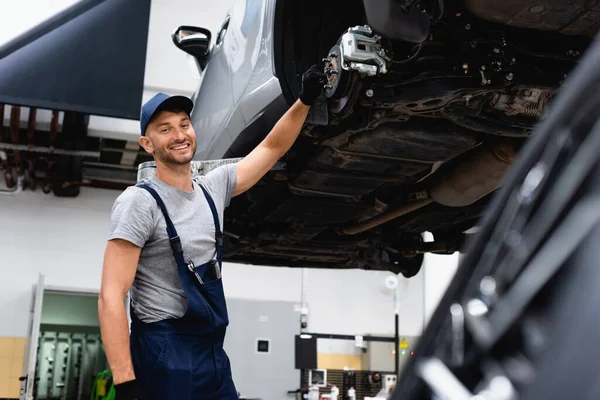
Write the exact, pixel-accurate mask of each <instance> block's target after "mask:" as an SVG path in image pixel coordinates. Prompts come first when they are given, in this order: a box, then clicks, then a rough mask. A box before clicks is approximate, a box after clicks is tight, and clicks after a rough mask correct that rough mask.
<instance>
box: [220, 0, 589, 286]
mask: <svg viewBox="0 0 600 400" xmlns="http://www.w3.org/2000/svg"><path fill="white" fill-rule="evenodd" d="M279 3H281V4H278V6H277V11H276V21H278V22H277V23H276V32H275V37H276V38H277V43H276V49H275V52H276V55H275V56H276V70H277V72H278V75H279V78H280V80H281V81H282V87H283V92H284V96H285V98H286V100H287V101H288V103H290V102H293V101H294V100H295V98H296V97H297V94H298V91H299V84H300V77H301V74H302V72H303V71H304V70H305V69H306V68H308V66H310V65H311V64H313V63H315V62H316V61H318V60H321V59H323V64H324V69H325V71H326V73H327V74H328V79H329V82H328V86H326V90H325V97H324V98H323V99H321V102H320V103H319V104H317V105H315V106H314V107H313V108H314V110H312V111H311V115H310V116H309V120H308V122H307V123H306V124H305V126H304V127H303V130H302V132H301V135H300V137H299V139H298V140H297V142H296V143H295V145H294V146H293V147H292V149H291V150H290V151H289V153H288V154H287V155H286V156H285V158H284V159H283V160H282V162H284V163H285V166H286V167H285V169H283V170H276V171H272V172H271V173H269V174H268V175H267V176H266V177H265V178H264V179H263V180H262V181H261V182H259V184H258V185H256V186H255V187H254V188H252V189H251V190H249V191H248V192H247V193H246V194H244V195H242V196H238V197H236V198H234V199H233V200H232V203H231V205H230V207H229V209H228V212H227V213H226V221H225V227H226V248H225V253H224V259H225V260H227V261H231V262H241V263H248V264H260V265H275V266H280V265H283V266H291V267H295V266H299V267H317V268H362V269H372V270H389V271H393V272H395V273H403V274H404V275H405V276H407V277H411V276H414V275H415V274H416V273H417V272H418V271H419V269H420V267H421V264H422V260H423V254H424V253H427V252H435V253H440V254H450V253H453V252H455V251H457V250H459V249H460V248H461V247H462V246H463V242H464V239H465V232H466V231H468V230H469V229H470V228H472V227H473V226H475V225H476V224H477V221H478V220H479V218H480V217H481V215H482V212H483V211H484V209H485V206H486V205H487V203H488V200H489V198H490V196H491V194H492V193H493V192H494V190H495V189H497V188H498V187H499V186H500V185H501V184H502V179H503V177H504V176H505V174H506V172H507V170H508V169H509V168H510V166H511V165H512V163H513V162H514V160H515V158H516V157H517V156H518V152H519V149H520V148H521V146H522V145H523V143H524V142H525V141H526V140H527V138H528V137H529V135H530V134H531V132H532V130H533V127H534V125H535V124H536V123H537V122H538V120H539V119H540V118H541V117H543V116H544V114H545V113H547V112H548V110H549V107H551V102H552V99H553V97H554V95H555V93H556V91H557V89H559V88H560V87H561V85H562V83H563V82H564V80H565V78H566V76H567V75H568V74H569V73H570V72H571V71H572V69H573V68H574V66H575V65H576V63H577V60H578V58H579V56H580V55H581V53H583V52H584V50H585V49H586V48H587V47H588V46H589V44H590V42H591V38H592V37H593V35H594V34H595V33H596V31H597V26H598V23H600V5H593V4H591V2H584V1H579V2H575V3H577V4H574V2H569V3H568V4H567V2H549V1H548V2H535V3H534V2H531V3H527V2H523V1H505V2H495V1H479V0H478V1H474V0H472V1H465V2H462V1H444V2H442V0H440V1H437V0H436V1H432V2H429V3H428V2H424V1H416V2H415V1H413V2H410V1H407V2H406V3H407V4H406V6H407V8H406V10H405V11H406V12H405V13H404V14H403V15H402V16H401V18H404V20H403V21H404V22H405V23H406V24H405V25H406V26H408V27H411V26H412V27H413V28H414V27H415V26H416V27H417V28H414V29H413V30H410V29H409V30H408V31H407V32H390V34H389V35H387V36H386V34H385V32H384V33H383V34H380V33H379V32H377V31H376V30H375V29H372V28H371V27H370V26H369V24H368V21H367V18H366V16H365V6H364V5H363V2H362V1H354V0H353V1H348V0H344V1H338V0H336V1H329V2H327V3H325V4H324V3H322V2H316V1H313V0H310V1H286V2H279ZM368 3H369V2H368V1H366V2H365V5H366V6H367V9H368ZM384 3H385V4H386V5H390V7H391V5H392V4H395V5H396V6H397V5H398V4H401V3H403V2H401V1H399V2H392V1H390V2H383V3H379V4H380V5H382V6H383V4H384ZM408 3H412V4H408ZM594 4H596V3H594ZM311 9H318V10H320V12H319V13H314V14H310V15H309V14H308V13H307V12H306V11H305V10H311ZM415 10H417V11H418V13H415ZM390 12H391V11H390ZM419 15H421V16H423V15H424V16H426V17H427V22H428V26H429V25H430V27H429V28H428V29H427V30H426V32H425V33H426V35H425V36H424V40H422V41H420V40H419V39H418V38H417V39H415V37H417V36H419V33H421V31H422V29H421V31H420V30H419V27H420V26H421V25H422V24H421V22H422V20H420V19H419V18H422V17H421V16H419ZM415 18H416V19H415ZM420 21H421V22H420ZM397 22H398V21H397ZM400 22H402V21H400ZM412 22H414V24H412V25H411V23H412ZM420 24H421V25H420ZM397 26H399V25H397ZM421 27H422V26H421ZM411 29H412V28H411ZM402 34H406V37H407V38H409V40H402V39H398V36H399V35H402ZM411 35H412V37H409V36H411ZM390 37H392V38H390ZM325 107H326V108H325ZM250 142H251V141H250ZM254 142H256V140H254ZM250 150H251V148H250V147H247V148H241V149H240V148H237V149H236V153H235V154H232V156H237V157H242V156H244V155H245V154H247V152H249V151H250ZM423 232H431V233H432V234H433V237H434V241H433V242H423V239H422V233H423Z"/></svg>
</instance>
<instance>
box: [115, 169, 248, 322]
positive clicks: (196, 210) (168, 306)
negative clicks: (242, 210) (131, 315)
mask: <svg viewBox="0 0 600 400" xmlns="http://www.w3.org/2000/svg"><path fill="white" fill-rule="evenodd" d="M236 178H237V175H236V169H235V164H227V165H223V166H221V167H218V168H215V169H214V170H212V171H210V172H209V173H207V174H206V175H203V176H197V177H194V181H195V182H196V183H197V184H200V185H202V186H203V187H204V189H206V190H207V191H208V193H209V194H210V195H211V197H212V199H213V201H214V202H215V206H216V208H217V212H218V214H219V222H220V224H221V230H222V229H223V212H224V209H225V208H226V207H227V206H228V205H229V202H230V200H231V197H232V196H233V192H234V189H235V185H236ZM144 183H146V184H147V185H148V186H150V187H151V188H153V189H154V190H156V192H157V193H158V194H159V196H160V197H161V199H162V200H163V202H164V203H165V206H166V209H167V212H168V213H169V217H170V218H171V221H173V225H174V226H175V229H176V230H177V233H178V234H179V237H180V238H181V244H182V247H183V255H184V259H185V260H186V261H188V260H192V261H193V262H194V264H195V265H201V264H204V263H206V262H208V261H209V260H210V259H211V258H212V257H213V255H214V253H215V249H216V247H215V246H216V244H215V228H214V226H215V224H214V221H213V217H212V213H211V211H210V207H209V205H208V202H207V201H206V197H205V196H204V193H203V192H202V189H200V187H198V185H196V184H194V185H193V186H194V191H193V192H191V193H188V192H184V191H181V190H179V189H176V188H174V187H172V186H170V185H167V184H166V183H164V182H162V181H160V180H159V179H157V178H156V177H154V176H152V177H150V178H148V179H145V180H144ZM112 239H124V240H127V241H129V242H132V243H133V244H135V245H136V246H139V247H141V248H142V250H141V254H140V260H139V264H138V268H137V272H136V275H135V279H134V282H133V286H132V288H131V299H132V305H133V309H134V312H135V315H136V316H137V317H138V318H139V319H140V320H142V321H143V322H155V321H159V320H163V319H167V318H180V317H182V316H183V315H184V314H185V311H186V309H187V303H186V299H185V293H184V290H183V287H182V286H181V282H180V280H179V275H178V273H177V264H176V262H175V258H174V257H173V253H172V251H171V246H170V244H169V237H168V235H167V231H166V224H165V220H164V217H163V215H162V212H161V211H160V208H159V207H158V204H157V203H156V201H155V200H154V198H153V197H152V195H150V193H148V191H147V190H145V189H142V188H138V187H135V186H131V187H128V188H127V189H125V191H123V193H121V195H120V196H119V197H118V198H117V199H116V200H115V203H114V205H113V208H112V211H111V217H110V229H109V234H108V240H112Z"/></svg>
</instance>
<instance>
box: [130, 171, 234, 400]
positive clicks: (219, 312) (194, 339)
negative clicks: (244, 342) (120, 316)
mask: <svg viewBox="0 0 600 400" xmlns="http://www.w3.org/2000/svg"><path fill="white" fill-rule="evenodd" d="M137 186H138V187H141V188H143V189H146V190H147V191H148V192H150V194H151V195H152V197H154V199H155V200H156V202H157V204H158V206H159V207H160V209H161V211H162V213H163V215H164V218H165V222H166V225H167V234H168V235H169V240H170V243H171V249H172V251H173V256H174V257H175V261H176V262H177V271H178V273H179V278H180V280H181V284H182V285H183V289H184V291H185V295H186V297H187V311H186V313H185V315H184V316H183V317H181V318H179V319H168V320H162V321H158V322H153V323H143V322H141V321H140V320H139V319H138V318H137V317H136V316H135V313H134V312H133V310H132V312H131V320H132V323H131V338H130V347H131V356H132V361H133V366H134V371H135V374H136V378H137V380H138V381H139V383H140V386H141V388H142V390H143V391H144V392H145V393H146V395H147V396H148V398H149V399H152V400H154V399H156V400H159V399H160V400H171V399H172V400H192V399H193V400H196V399H198V400H200V399H202V400H212V399H215V400H216V399H219V400H229V399H238V395H237V391H236V388H235V385H234V383H233V380H232V377H231V366H230V364H229V358H228V357H227V354H225V351H224V350H223V342H224V339H225V330H226V328H227V326H228V325H229V317H228V314H227V306H226V304H225V295H224V293H223V285H222V281H221V266H222V263H221V254H222V248H223V233H222V232H221V227H220V224H219V216H218V214H217V209H216V207H215V204H214V202H213V200H212V198H211V197H210V195H209V194H208V192H207V191H206V190H205V189H204V188H203V187H202V186H200V187H201V189H202V191H203V192H204V196H205V197H206V200H207V201H208V204H209V206H210V210H211V212H212V215H213V219H214V223H215V239H216V252H215V256H214V257H213V259H212V260H210V261H209V262H208V263H206V264H203V265H200V266H198V267H196V266H194V265H193V263H192V262H186V261H185V259H184V256H183V249H182V246H181V241H180V239H179V236H178V235H177V231H176V230H175V227H174V226H173V223H172V221H171V219H170V218H169V214H168V213H167V210H166V207H165V205H164V203H163V201H162V199H161V198H160V196H159V195H158V193H156V191H155V190H154V189H152V188H151V187H149V186H147V185H145V184H141V183H140V184H138V185H137Z"/></svg>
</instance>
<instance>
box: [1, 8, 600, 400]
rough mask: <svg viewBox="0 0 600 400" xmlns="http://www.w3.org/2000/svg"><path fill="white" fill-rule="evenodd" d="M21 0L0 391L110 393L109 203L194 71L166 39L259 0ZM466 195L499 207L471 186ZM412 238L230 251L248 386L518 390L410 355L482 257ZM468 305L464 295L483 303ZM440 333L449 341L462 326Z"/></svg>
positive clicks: (9, 90)
mask: <svg viewBox="0 0 600 400" xmlns="http://www.w3.org/2000/svg"><path fill="white" fill-rule="evenodd" d="M23 3H24V2H21V3H20V2H19V0H10V1H8V3H7V4H4V3H3V4H1V5H0V171H1V172H2V177H0V227H1V228H0V265H1V268H0V270H1V271H2V274H1V276H2V278H1V279H0V400H16V399H19V400H30V399H39V400H83V399H86V400H87V399H91V400H109V399H114V392H113V391H112V389H111V387H112V380H111V379H112V378H111V371H110V365H109V363H108V361H107V358H106V354H105V351H104V347H103V344H102V337H101V331H100V323H99V318H98V297H99V290H100V282H101V277H102V276H101V275H102V263H103V256H104V250H105V246H106V234H107V232H108V228H109V222H110V221H109V216H110V212H111V208H112V206H113V204H114V202H115V200H116V199H117V197H118V196H119V195H120V194H121V193H122V192H123V191H124V190H125V189H127V188H128V187H130V186H132V185H135V184H136V183H137V182H138V180H139V179H140V176H145V174H148V173H149V172H148V170H147V169H144V167H145V166H147V165H148V164H151V163H152V162H153V157H152V155H151V154H148V153H147V152H146V151H144V149H143V148H142V147H141V146H140V143H139V141H138V137H139V113H140V107H141V104H142V103H143V102H144V101H146V100H148V99H149V98H151V97H152V96H153V95H155V94H156V93H159V92H166V93H170V94H173V95H184V96H189V97H192V96H194V95H195V91H196V88H197V87H198V85H199V84H200V83H201V82H202V77H201V76H200V74H199V72H198V68H197V64H196V61H195V60H194V59H193V57H192V56H190V55H189V54H185V53H184V52H182V51H181V50H180V49H178V48H177V47H176V46H174V45H173V41H172V36H171V35H172V33H173V31H174V29H175V28H176V27H178V26H186V25H189V26H201V27H205V28H206V29H208V30H209V31H211V32H212V34H213V37H217V35H218V32H219V31H220V30H222V28H223V21H224V20H225V21H229V20H228V17H227V15H228V13H229V12H230V9H231V7H233V6H234V3H235V4H237V7H242V8H243V7H251V4H254V6H256V4H263V5H264V4H267V3H269V1H266V0H265V1H262V0H241V1H237V3H236V2H235V1H234V0H226V1H221V2H210V1H207V0H196V1H192V0H175V1H173V0H171V1H167V0H135V1H127V2H124V1H121V0H102V1H100V2H96V1H92V0H56V1H53V2H52V4H51V5H50V4H46V2H43V1H41V0H40V1H38V2H34V3H36V4H35V5H33V6H29V8H28V6H25V5H23ZM413 3H415V4H416V3H419V1H417V2H413ZM441 3H442V2H441ZM542 3H544V4H545V3H546V2H542ZM592 3H593V2H592ZM240 4H241V6H240ZM588 6H589V7H590V9H593V8H594V7H597V6H595V5H588ZM31 7H33V8H34V9H35V12H32V9H31ZM586 7H587V6H586ZM588 11H589V10H588ZM423 12H424V11H423ZM480 12H481V13H484V14H485V10H480ZM592 12H596V13H600V9H598V10H595V9H594V10H593V11H589V13H592ZM586 15H588V14H586ZM590 15H591V14H590ZM594 15H595V14H594ZM599 15H600V14H599ZM254 17H255V18H258V16H256V15H255V16H254ZM468 29H470V28H468ZM573 55H574V54H573ZM577 55H578V56H579V54H577ZM330 61H331V60H330ZM465 73H466V72H465ZM507 76H508V75H507ZM482 77H484V78H483V79H484V81H485V74H484V73H483V72H482ZM511 79H512V78H511ZM330 89H331V88H330ZM530 112H531V113H535V112H537V110H536V111H535V112H534V111H531V110H530ZM310 118H311V121H315V120H318V118H320V117H319V116H318V115H311V116H310ZM261 123H262V122H261ZM384 133H385V132H384ZM384 136H385V135H384ZM456 140H457V143H459V142H460V143H462V142H461V140H463V139H461V138H459V139H456ZM471 144H472V143H469V146H471ZM457 146H458V145H457ZM465 146H466V145H465ZM540 146H541V144H540ZM473 147H476V146H473ZM382 157H383V158H385V156H382ZM413 161H414V160H412V161H410V162H413ZM416 163H417V164H418V162H416ZM430 164H434V163H433V162H431V163H430ZM196 165H200V164H196ZM428 165H429V164H428ZM435 168H437V166H436V167H435ZM534 178H535V177H534ZM534 178H531V179H534ZM360 179H362V178H360ZM515 179H516V178H515ZM540 179H541V178H540ZM267 194H268V193H267ZM266 197H268V196H266ZM417 200H418V199H417ZM427 204H429V203H427ZM427 204H425V205H427ZM496 207H500V205H499V204H496ZM472 211H473V212H474V213H478V214H477V215H478V216H481V217H482V219H483V220H485V218H491V217H489V216H486V214H485V210H484V209H483V208H481V209H480V206H479V205H478V204H475V205H474V206H473V208H472ZM286 212H289V211H287V210H286ZM498 212H499V211H498ZM439 215H443V213H440V214H439ZM284 217H285V218H287V215H284V216H283V217H282V219H285V218H284ZM312 217H313V218H315V219H318V218H319V214H318V213H317V214H315V215H314V216H312ZM440 218H441V217H440ZM470 218H472V215H469V216H468V218H467V217H465V221H467V220H469V219H470ZM489 224H491V222H489ZM478 229H479V226H478V227H477V228H475V229H473V230H472V231H469V232H468V233H469V235H466V233H465V237H467V236H468V237H476V236H477V233H478ZM590 229H591V228H590ZM403 239H404V237H403ZM412 239H414V238H411V240H412ZM415 240H418V241H419V244H420V246H422V248H423V249H425V250H424V251H422V252H420V254H419V255H417V257H421V256H422V257H423V261H422V265H421V264H420V265H419V268H417V269H416V270H415V273H414V276H410V277H408V276H406V274H403V273H401V272H398V271H396V272H395V273H394V272H392V271H389V270H382V269H379V270H376V269H375V270H367V269H353V268H346V267H345V266H344V267H343V268H339V269H335V268H331V269H330V268H312V267H311V266H309V267H302V266H301V262H298V261H297V260H295V261H294V262H293V263H292V262H290V265H282V266H279V267H275V266H264V265H254V264H252V265H250V264H242V263H237V262H225V263H224V267H223V281H224V282H225V284H224V291H225V297H226V299H227V307H228V313H229V319H230V323H229V326H228V329H227V336H226V339H225V344H224V348H225V350H226V352H227V354H228V356H229V358H230V361H231V368H232V375H233V380H234V381H235V384H236V388H237V390H238V392H239V396H240V399H246V400H281V399H283V400H285V399H291V400H305V399H306V400H324V399H330V400H338V399H339V400H398V399H399V398H400V397H397V396H394V392H395V391H396V394H397V393H399V392H398V391H397V390H396V389H397V388H398V387H399V386H398V385H403V386H402V388H403V389H402V390H406V391H405V392H403V393H407V394H408V393H409V392H410V393H414V392H411V391H413V390H414V391H416V390H417V389H416V387H417V384H416V383H414V382H416V381H418V382H419V385H423V384H424V383H427V384H428V385H429V386H431V387H432V388H433V389H432V390H429V389H427V391H426V393H427V397H419V398H423V399H425V398H426V399H432V400H433V399H435V400H519V399H524V398H527V397H521V398H519V397H518V396H516V395H515V393H512V394H511V395H510V396H507V397H492V396H491V395H490V397H485V396H484V395H481V396H476V395H472V397H469V396H470V395H471V393H470V392H469V393H467V392H465V391H464V390H463V389H462V388H461V387H460V386H459V385H458V384H457V382H456V381H455V380H454V377H449V375H448V374H446V372H447V371H446V370H445V369H443V368H441V367H439V365H433V364H432V365H429V364H428V365H429V366H431V369H430V370H427V371H429V372H431V374H430V375H426V372H427V371H426V370H425V369H423V370H422V371H421V370H418V369H416V371H417V372H415V368H417V367H416V366H415V365H417V364H416V363H417V361H415V360H417V359H418V357H419V356H420V355H422V356H423V357H425V353H427V357H431V358H432V359H433V358H434V356H439V357H442V355H440V354H441V353H443V351H437V347H436V349H435V351H434V350H433V347H434V346H431V349H432V350H431V351H429V350H428V351H427V352H425V351H422V352H421V354H420V353H419V351H421V350H424V347H423V346H424V344H423V342H421V339H422V338H426V339H427V343H438V344H440V346H441V343H442V342H444V340H447V339H445V338H442V335H441V334H439V336H436V334H435V333H434V330H435V332H438V333H439V332H444V331H445V332H451V333H452V334H453V335H455V336H453V339H456V337H457V336H456V335H458V337H459V338H461V339H462V338H463V336H462V335H463V332H462V331H460V329H458V328H457V325H456V324H458V325H461V326H462V325H463V324H464V315H463V309H462V308H460V306H459V307H455V306H456V303H453V304H452V307H454V308H452V307H450V309H449V310H446V309H445V308H443V309H442V308H440V307H439V306H440V305H444V306H447V305H448V304H447V303H448V301H449V300H450V299H451V294H452V295H454V294H456V293H457V291H458V290H459V288H464V287H465V286H464V285H466V282H467V281H469V279H470V275H469V276H468V277H467V278H463V279H461V280H459V279H457V271H461V269H460V268H459V267H460V266H461V263H462V262H463V261H464V260H465V259H466V260H467V263H468V264H469V265H475V264H476V263H477V262H478V261H479V260H478V259H477V260H476V259H475V257H476V256H475V255H472V254H478V253H477V251H476V250H474V253H471V256H470V257H469V254H466V253H465V251H466V250H465V249H466V246H465V247H464V248H463V244H462V243H461V244H460V245H458V246H457V245H456V243H451V244H452V247H453V249H452V251H446V249H445V248H437V247H436V246H441V245H439V244H438V243H439V242H435V243H434V237H433V235H432V234H431V232H422V233H421V236H420V237H419V238H417V239H415ZM461 240H462V237H461ZM515 240H516V239H515ZM492 242H493V241H492V240H491V239H490V240H489V242H486V243H492ZM448 243H450V242H448ZM470 243H478V242H476V241H473V242H470ZM442 244H443V243H442ZM479 244H480V245H481V248H483V246H484V244H483V243H479ZM454 247H460V248H461V250H460V251H454ZM498 248H499V247H498ZM498 248H494V249H496V250H497V249H498ZM470 249H473V247H470ZM486 249H487V250H489V251H490V252H491V251H492V250H494V249H492V250H490V249H489V248H487V247H486ZM508 251H509V250H507V252H508ZM423 253H424V254H423ZM485 254H489V253H485ZM507 254H508V253H507ZM478 255H481V254H478ZM278 256H279V255H278ZM413 256H414V255H413ZM481 257H482V258H483V256H481ZM498 257H500V256H498ZM515 257H516V256H515ZM517 258H518V257H516V258H515V259H514V260H513V261H515V260H516V259H517ZM388 261H389V260H388ZM515 262H516V261H515ZM292 264H293V265H292ZM462 270H463V271H467V270H468V266H467V265H465V266H463V267H462ZM469 271H470V270H469ZM475 275H476V274H475V273H473V276H475ZM478 277H479V276H478ZM481 282H482V285H483V286H480V287H478V290H479V291H481V292H483V291H484V289H485V283H487V284H489V285H491V286H493V290H492V291H494V290H495V289H496V287H495V286H494V285H495V282H494V281H493V280H490V279H488V280H485V277H484V278H483V280H482V281H481ZM448 288H450V291H448ZM444 296H446V297H444ZM128 304H129V302H128V301H127V302H126V305H125V306H126V309H127V312H128V313H129V308H128V306H127V305H128ZM469 305H470V306H473V307H475V308H470V309H467V311H469V312H472V313H473V312H474V313H478V312H481V313H482V314H485V312H487V309H485V310H483V311H481V310H482V309H484V308H485V305H482V304H479V303H477V304H473V303H472V302H471V303H469ZM477 307H479V308H477ZM482 307H483V308H482ZM473 310H475V311H473ZM478 310H479V311H478ZM442 314H443V315H442ZM128 315H129V314H128ZM448 318H450V322H448ZM432 320H434V321H435V323H434V324H433V326H432V325H430V322H431V321H432ZM441 321H444V322H441ZM457 321H458V322H457ZM459 322H460V323H459ZM530 328H531V329H532V331H533V330H535V329H534V328H536V327H535V326H533V327H530ZM428 329H429V331H428V332H429V333H428V335H426V336H424V335H425V332H426V331H427V330H428ZM457 329H458V330H457ZM461 329H462V328H461ZM482 329H483V328H482ZM532 335H533V334H532ZM528 338H529V337H528ZM526 339H527V338H526ZM534 339H535V338H534ZM523 340H525V339H523ZM531 340H533V339H531ZM448 342H450V343H449V344H448V343H446V342H444V343H445V344H447V348H446V350H447V349H448V348H449V349H450V350H448V351H447V352H448V353H449V354H450V356H449V357H455V354H456V353H455V352H457V351H458V350H456V349H457V347H456V346H459V348H460V349H461V350H462V347H460V346H462V344H460V343H459V344H457V342H452V341H451V340H449V341H448ZM459 342H461V341H460V340H459ZM461 343H462V342H461ZM471 355H472V357H473V359H474V358H476V357H477V356H478V354H476V355H473V354H471ZM462 361H464V360H462ZM462 361H461V365H462ZM436 367H439V369H436ZM407 369H410V372H409V373H407V374H404V375H403V378H404V380H401V379H400V377H401V376H402V374H403V371H405V370H407ZM419 371H420V372H419ZM423 371H425V372H423ZM432 371H433V372H432ZM421 372H422V374H421V375H419V376H417V375H418V374H419V373H421ZM463 372H465V371H463ZM470 372H472V371H470ZM478 372H480V371H478ZM436 373H439V376H440V380H439V382H437V384H436V381H435V379H433V378H432V376H433V377H435V376H438V375H436ZM461 378H462V377H461ZM413 384H414V386H413ZM438 384H439V386H436V385H438ZM444 385H446V386H444ZM448 387H450V388H452V389H453V390H450V392H451V393H450V396H449V397H447V398H444V397H442V396H441V395H440V393H441V392H444V390H443V389H445V390H447V389H448ZM419 388H420V389H422V388H421V386H419ZM419 393H422V392H419ZM444 393H446V394H448V393H447V391H446V392H444ZM465 393H467V395H465ZM511 396H512V397H511ZM414 398H416V397H411V398H410V400H413V399H414ZM531 398H535V399H539V397H531ZM405 399H409V396H408V395H407V397H405Z"/></svg>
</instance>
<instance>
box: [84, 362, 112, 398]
mask: <svg viewBox="0 0 600 400" xmlns="http://www.w3.org/2000/svg"><path fill="white" fill-rule="evenodd" d="M114 399H115V386H114V385H113V380H112V373H111V371H110V369H105V370H104V371H100V372H99V373H98V374H97V375H96V379H94V384H93V385H92V394H91V396H90V400H114Z"/></svg>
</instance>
